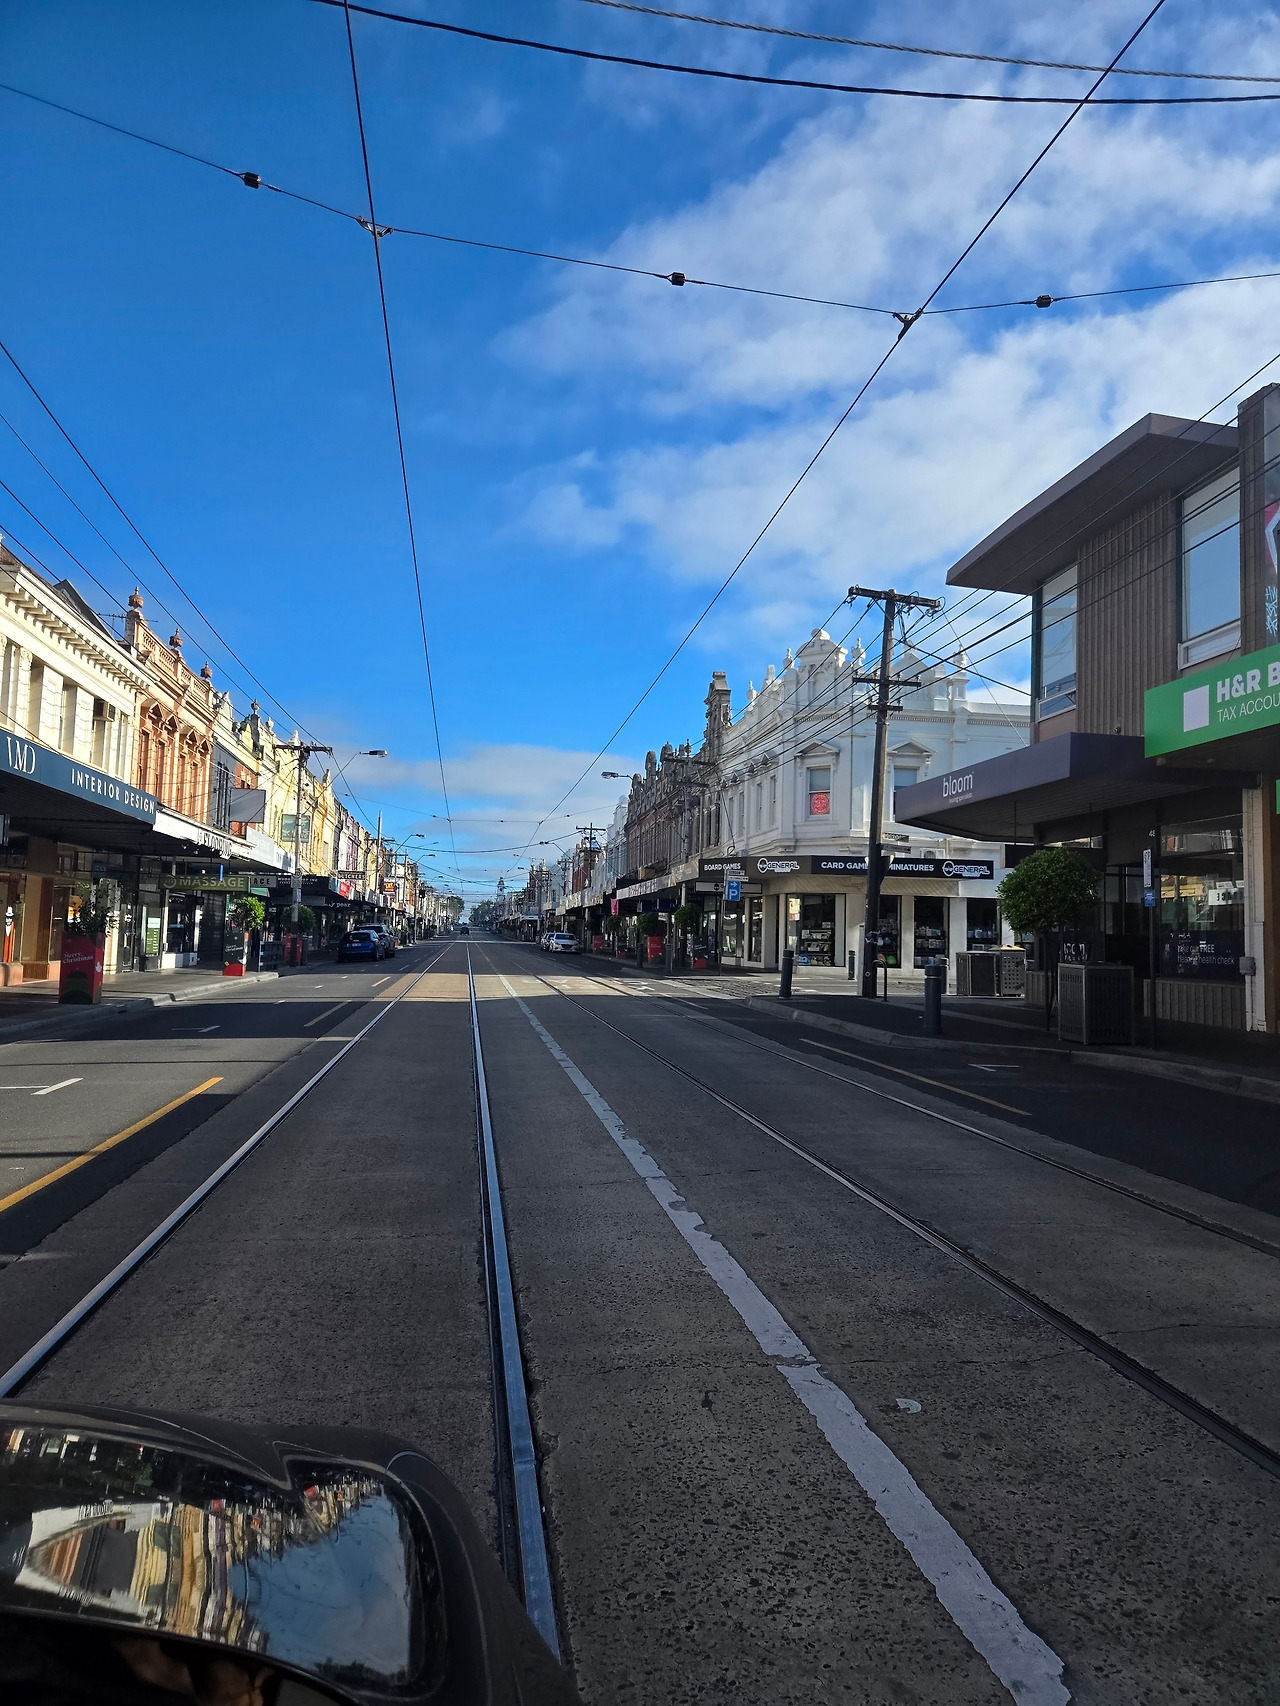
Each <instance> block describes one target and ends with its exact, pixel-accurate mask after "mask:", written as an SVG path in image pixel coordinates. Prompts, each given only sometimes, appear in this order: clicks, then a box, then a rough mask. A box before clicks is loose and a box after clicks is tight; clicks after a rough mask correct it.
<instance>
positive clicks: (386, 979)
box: [370, 972, 392, 989]
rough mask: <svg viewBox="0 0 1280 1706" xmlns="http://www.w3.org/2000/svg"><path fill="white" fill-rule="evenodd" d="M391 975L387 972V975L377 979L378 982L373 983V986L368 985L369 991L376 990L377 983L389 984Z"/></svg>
mask: <svg viewBox="0 0 1280 1706" xmlns="http://www.w3.org/2000/svg"><path fill="white" fill-rule="evenodd" d="M391 975H392V974H391V973H390V972H388V973H387V975H386V976H385V977H380V978H379V979H378V982H377V983H373V984H371V985H370V988H371V989H376V988H377V987H378V984H379V983H390V982H391Z"/></svg>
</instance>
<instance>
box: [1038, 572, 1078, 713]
mask: <svg viewBox="0 0 1280 1706" xmlns="http://www.w3.org/2000/svg"><path fill="white" fill-rule="evenodd" d="M1037 629H1038V632H1037V642H1038V645H1037V649H1038V654H1039V655H1038V657H1037V660H1036V662H1037V671H1036V679H1037V681H1038V682H1039V693H1038V702H1037V705H1036V714H1037V716H1040V717H1052V716H1054V715H1056V714H1057V712H1059V711H1069V710H1071V708H1072V707H1073V706H1074V704H1075V702H1076V571H1075V566H1074V564H1073V565H1072V567H1071V568H1069V569H1064V570H1063V571H1062V573H1061V574H1060V575H1053V576H1052V577H1051V578H1050V579H1049V580H1047V581H1045V583H1044V585H1043V586H1042V587H1041V588H1040V621H1039V623H1038V625H1037Z"/></svg>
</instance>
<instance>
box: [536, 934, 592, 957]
mask: <svg viewBox="0 0 1280 1706" xmlns="http://www.w3.org/2000/svg"><path fill="white" fill-rule="evenodd" d="M540 946H541V948H542V951H543V953H545V954H580V953H581V952H582V949H581V948H580V947H579V946H578V938H577V937H576V936H570V935H569V933H568V932H567V931H565V930H548V932H547V934H546V935H545V936H544V937H543V938H542V941H541V943H540Z"/></svg>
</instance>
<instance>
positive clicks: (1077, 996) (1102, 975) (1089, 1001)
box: [1058, 965, 1133, 1045]
mask: <svg viewBox="0 0 1280 1706" xmlns="http://www.w3.org/2000/svg"><path fill="white" fill-rule="evenodd" d="M1058 1037H1059V1040H1060V1041H1062V1042H1064V1043H1083V1044H1085V1045H1093V1044H1096V1043H1132V1041H1133V967H1132V966H1072V965H1060V966H1059V967H1058Z"/></svg>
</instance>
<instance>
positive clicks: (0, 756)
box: [0, 734, 156, 823]
mask: <svg viewBox="0 0 1280 1706" xmlns="http://www.w3.org/2000/svg"><path fill="white" fill-rule="evenodd" d="M0 775H8V776H17V777H20V778H22V779H24V780H26V781H28V782H35V783H37V784H38V785H39V786H41V787H44V788H52V789H54V790H55V791H56V792H57V793H59V794H70V795H72V796H73V797H74V798H76V799H78V800H89V801H91V802H92V803H93V804H94V805H100V806H106V807H107V809H108V810H109V811H116V812H121V813H123V814H124V815H125V816H126V817H132V818H137V819H138V820H139V821H140V822H142V823H154V822H155V821H156V799H155V795H154V794H147V793H144V792H143V790H142V789H141V788H135V787H134V786H133V785H132V783H130V782H122V781H121V780H120V778H119V777H118V776H108V775H107V774H106V773H105V772H104V771H102V770H92V769H90V767H89V766H88V765H87V764H78V763H77V762H76V761H75V759H73V758H68V757H67V755H66V754H65V753H62V752H52V751H51V750H50V749H49V748H48V747H47V746H41V745H40V744H39V743H38V742H36V741H33V740H23V739H22V738H21V736H19V735H10V734H6V735H0Z"/></svg>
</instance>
